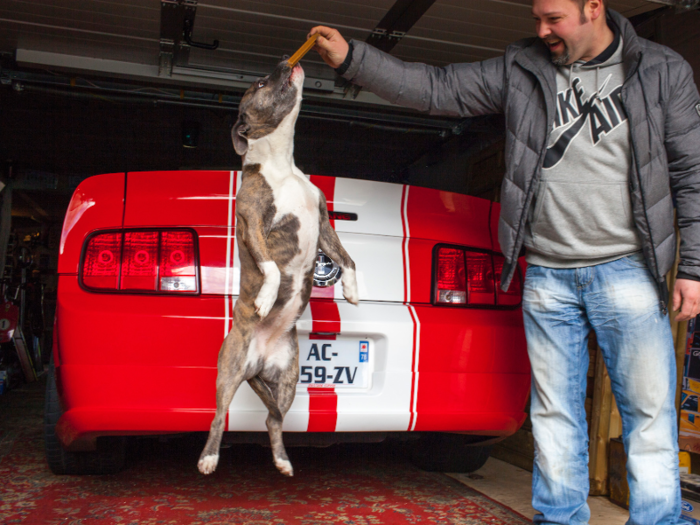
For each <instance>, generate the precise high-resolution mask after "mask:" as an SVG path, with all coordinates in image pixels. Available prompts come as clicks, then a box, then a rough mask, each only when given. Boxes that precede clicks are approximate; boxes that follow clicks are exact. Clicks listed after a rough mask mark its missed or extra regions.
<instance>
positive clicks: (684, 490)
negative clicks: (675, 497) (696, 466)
mask: <svg viewBox="0 0 700 525" xmlns="http://www.w3.org/2000/svg"><path fill="white" fill-rule="evenodd" d="M681 519H682V520H683V521H687V522H688V523H693V524H694V525H700V476H698V475H694V474H681Z"/></svg>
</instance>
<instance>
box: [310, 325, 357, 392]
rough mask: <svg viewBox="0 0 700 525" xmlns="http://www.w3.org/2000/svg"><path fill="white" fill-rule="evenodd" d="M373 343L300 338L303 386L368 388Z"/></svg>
mask: <svg viewBox="0 0 700 525" xmlns="http://www.w3.org/2000/svg"><path fill="white" fill-rule="evenodd" d="M370 375H371V371H370V342H369V341H367V340H364V341H363V340H359V339H339V340H335V341H331V340H327V339H306V338H303V337H300V338H299V382H298V384H299V385H313V386H319V387H320V386H326V387H330V386H333V387H336V388H368V387H369V381H370Z"/></svg>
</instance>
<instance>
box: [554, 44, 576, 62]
mask: <svg viewBox="0 0 700 525" xmlns="http://www.w3.org/2000/svg"><path fill="white" fill-rule="evenodd" d="M570 58H571V54H570V53H569V46H567V45H566V44H564V52H563V53H562V54H561V55H559V56H558V57H555V56H554V54H552V63H553V64H554V65H555V66H565V65H566V64H567V63H568V62H569V59H570Z"/></svg>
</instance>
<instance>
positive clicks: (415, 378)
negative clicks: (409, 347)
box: [408, 305, 420, 430]
mask: <svg viewBox="0 0 700 525" xmlns="http://www.w3.org/2000/svg"><path fill="white" fill-rule="evenodd" d="M408 309H409V310H410V311H411V314H412V315H411V317H412V318H413V323H414V324H415V327H416V336H415V342H414V343H415V350H414V351H415V358H414V360H413V406H412V407H411V412H412V415H413V417H412V418H411V428H409V430H415V428H416V420H417V419H418V408H417V407H418V361H419V358H420V320H419V319H418V314H417V313H416V309H415V308H414V307H413V306H411V305H408Z"/></svg>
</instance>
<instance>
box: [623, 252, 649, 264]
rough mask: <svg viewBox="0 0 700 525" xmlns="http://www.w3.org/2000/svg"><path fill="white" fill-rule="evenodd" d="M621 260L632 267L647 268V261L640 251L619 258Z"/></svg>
mask: <svg viewBox="0 0 700 525" xmlns="http://www.w3.org/2000/svg"><path fill="white" fill-rule="evenodd" d="M620 261H621V262H623V263H625V264H626V265H627V266H630V267H632V268H647V261H646V259H645V258H644V254H643V253H642V252H636V253H633V254H631V255H627V256H625V257H623V258H622V259H620Z"/></svg>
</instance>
